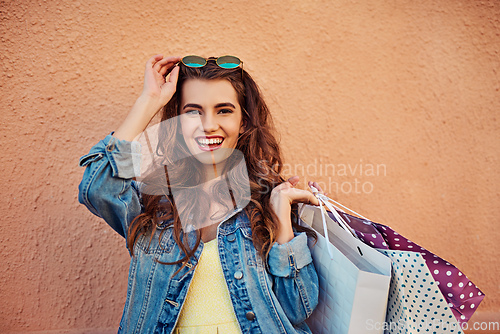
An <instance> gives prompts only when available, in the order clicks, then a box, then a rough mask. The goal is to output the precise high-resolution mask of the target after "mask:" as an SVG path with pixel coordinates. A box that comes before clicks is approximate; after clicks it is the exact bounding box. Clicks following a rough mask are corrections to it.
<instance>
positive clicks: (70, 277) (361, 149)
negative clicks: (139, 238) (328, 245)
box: [0, 0, 500, 333]
mask: <svg viewBox="0 0 500 334" xmlns="http://www.w3.org/2000/svg"><path fill="white" fill-rule="evenodd" d="M0 18H1V20H0V29H1V50H2V51H1V55H0V60H1V67H2V71H1V81H0V82H1V88H2V89H1V116H0V120H1V125H0V128H1V134H0V140H1V148H2V154H1V155H0V161H1V171H2V173H1V176H0V177H1V183H2V185H3V189H4V191H3V193H2V196H0V204H1V206H0V210H1V217H2V220H1V225H0V254H1V258H2V264H1V267H0V296H2V297H1V298H0V332H2V333H5V332H36V331H48V330H53V331H54V332H52V331H51V332H50V333H83V332H86V333H89V332H90V333H92V332H95V333H100V332H105V331H106V329H109V331H110V332H114V331H115V330H116V328H117V326H118V323H119V319H120V315H121V310H122V307H123V304H124V298H125V293H126V278H127V270H128V254H127V251H126V249H125V244H124V242H123V240H122V239H121V238H120V237H119V236H118V235H117V234H115V233H114V232H113V231H112V230H111V229H110V228H109V227H108V226H107V225H105V224H104V223H103V222H101V221H100V220H99V219H97V218H95V217H93V216H92V215H91V214H90V213H89V212H88V211H87V210H86V209H85V208H84V207H83V206H80V205H79V204H78V201H77V185H78V183H79V180H80V178H81V175H82V173H83V170H82V169H80V168H78V167H77V161H78V158H79V157H80V156H81V155H83V154H84V153H86V152H87V151H88V150H89V149H90V147H91V146H92V145H93V144H94V143H96V142H97V141H98V140H100V139H101V138H103V137H104V136H105V135H106V134H107V133H109V132H110V131H112V130H113V129H115V128H116V127H117V125H118V124H119V123H120V121H121V120H122V119H123V118H124V116H125V115H126V114H127V112H128V111H129V109H130V107H131V106H132V104H133V102H134V100H135V98H136V97H137V96H138V94H139V93H140V91H141V87H142V73H143V67H144V63H145V61H146V60H147V59H148V58H149V57H150V56H151V55H153V54H155V53H160V52H161V53H165V54H175V55H186V54H192V53H194V54H199V55H204V56H210V55H223V54H234V55H237V56H239V57H241V58H242V59H243V60H244V62H245V63H244V66H245V68H246V69H247V70H249V71H250V73H252V74H253V75H254V77H255V78H256V80H257V82H258V83H259V84H260V86H261V88H262V89H263V91H264V92H265V95H266V97H267V100H268V103H269V105H270V107H271V110H272V112H273V114H274V116H275V123H276V125H277V127H278V130H279V132H280V133H281V139H282V145H283V149H284V152H285V156H286V162H287V166H286V167H287V168H288V169H289V172H290V174H292V173H293V172H294V171H296V172H297V174H299V175H300V176H301V177H302V179H303V180H305V178H307V179H316V180H319V181H322V182H324V184H325V185H326V187H327V189H329V191H330V193H331V196H332V197H333V198H336V199H338V200H340V201H341V202H343V203H344V204H346V205H348V206H350V207H352V208H354V209H356V210H358V211H359V212H361V213H363V214H365V215H366V216H368V217H371V218H372V219H373V220H376V221H380V222H383V223H385V224H388V225H391V226H392V227H393V228H395V229H396V230H398V231H399V232H401V233H402V234H403V235H405V236H407V237H409V238H410V239H412V240H413V241H415V242H417V243H419V244H421V245H422V246H424V247H426V248H428V249H430V250H432V251H434V252H435V253H436V254H439V255H440V256H441V257H443V258H445V259H447V260H449V261H450V262H452V263H454V264H455V265H456V266H457V267H459V268H460V269H462V270H463V271H464V272H465V273H466V274H467V275H468V276H469V278H471V279H472V281H473V282H475V283H476V284H477V285H478V286H479V287H480V288H481V289H482V290H483V291H484V292H485V293H486V295H487V297H486V299H485V300H484V301H483V303H482V304H481V306H480V307H479V310H478V312H477V318H478V319H479V318H481V319H495V317H496V319H498V318H500V316H499V315H500V299H499V298H500V286H499V283H498V277H499V276H500V265H499V260H498V255H499V242H498V240H500V232H499V228H498V224H499V223H498V219H499V217H500V205H499V204H500V203H499V202H500V196H499V183H500V182H499V181H500V178H499V174H500V173H499V168H498V164H499V154H498V151H499V148H500V147H499V144H500V141H499V123H498V117H499V110H500V92H499V89H500V83H499V70H500V66H499V65H500V54H499V51H500V22H499V20H500V2H498V1H462V2H459V1H451V0H448V1H444V0H437V1H436V0H433V1H427V0H425V1H424V0H419V1H409V0H400V1H382V0H379V1H368V0H367V1H348V0H339V1H336V0H335V1H332V0H310V1H298V0H297V1H295V0H294V1H271V0H268V1H264V0H257V1H253V2H246V1H204V2H203V3H199V2H194V1H156V2H150V1H149V2H146V1H138V0H122V1H116V2H111V1H97V0H87V1H81V2H76V1H54V0H53V1H0ZM301 166H302V167H303V168H304V169H305V170H304V171H302V169H301V168H302V167H301ZM356 166H358V167H356ZM370 166H374V167H377V166H378V167H379V170H378V173H377V170H375V171H374V173H373V174H374V175H372V174H370V173H369V168H370ZM333 167H335V170H333ZM343 167H346V171H345V172H343V170H342V169H343ZM328 168H329V169H328ZM349 168H350V169H351V170H349ZM354 168H357V169H356V170H354ZM360 168H363V172H360ZM325 169H326V171H325ZM306 174H307V175H306ZM320 174H321V175H320ZM335 183H337V184H338V186H339V190H338V192H337V191H336V190H335V187H336V184H335ZM356 187H357V188H356ZM363 187H364V189H363Z"/></svg>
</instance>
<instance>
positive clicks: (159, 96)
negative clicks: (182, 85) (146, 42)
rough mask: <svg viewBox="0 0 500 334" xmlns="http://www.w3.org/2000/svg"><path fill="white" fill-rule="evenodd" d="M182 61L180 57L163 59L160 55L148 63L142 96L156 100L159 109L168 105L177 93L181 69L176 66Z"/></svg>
mask: <svg viewBox="0 0 500 334" xmlns="http://www.w3.org/2000/svg"><path fill="white" fill-rule="evenodd" d="M180 60H181V58H180V57H176V56H170V57H163V55H161V54H160V55H156V56H153V57H151V58H150V59H149V60H148V61H147V62H146V69H145V71H144V87H143V90H142V96H143V97H145V98H147V99H152V100H154V102H156V103H157V105H158V106H159V107H158V109H159V108H162V107H163V106H164V105H166V104H167V103H168V101H170V99H171V98H172V96H173V95H174V93H175V90H176V85H177V77H178V75H179V67H178V66H175V65H176V64H177V63H178V62H179V61H180ZM169 74H170V76H169V77H168V81H167V76H168V75H169Z"/></svg>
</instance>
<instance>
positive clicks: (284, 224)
mask: <svg viewBox="0 0 500 334" xmlns="http://www.w3.org/2000/svg"><path fill="white" fill-rule="evenodd" d="M298 183H299V177H298V176H292V177H291V178H289V179H288V180H287V181H286V182H283V183H281V184H279V185H277V186H276V187H275V188H274V189H273V190H272V191H271V198H270V204H271V209H272V210H273V211H274V213H275V214H276V216H277V217H278V219H279V225H280V228H279V231H278V238H277V239H276V241H277V242H278V243H279V244H284V243H287V242H289V241H290V240H292V239H293V238H294V234H293V229H292V220H291V211H292V209H291V207H292V204H294V203H305V204H312V205H319V202H318V199H317V198H316V197H315V196H314V194H313V193H311V192H310V191H307V190H303V189H298V188H295V186H296V185H297V184H298ZM309 185H313V186H314V187H315V188H316V189H318V191H320V192H322V189H321V187H320V186H319V185H318V184H317V183H316V182H309Z"/></svg>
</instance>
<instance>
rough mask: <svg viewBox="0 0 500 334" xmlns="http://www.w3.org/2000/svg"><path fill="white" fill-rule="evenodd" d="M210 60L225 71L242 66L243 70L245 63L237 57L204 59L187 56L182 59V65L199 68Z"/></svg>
mask: <svg viewBox="0 0 500 334" xmlns="http://www.w3.org/2000/svg"><path fill="white" fill-rule="evenodd" d="M209 60H215V63H216V64H217V66H219V67H221V68H225V69H233V68H236V67H239V66H241V68H242V69H243V62H242V61H241V60H240V59H239V58H238V57H235V56H229V55H228V56H222V57H217V58H203V57H200V56H194V55H190V56H185V57H184V58H182V59H181V63H183V64H184V65H185V66H187V67H192V68H199V67H203V66H205V65H206V64H207V62H208V61H209Z"/></svg>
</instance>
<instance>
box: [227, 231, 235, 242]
mask: <svg viewBox="0 0 500 334" xmlns="http://www.w3.org/2000/svg"><path fill="white" fill-rule="evenodd" d="M227 240H228V241H229V242H233V241H234V240H236V235H234V233H231V234H230V235H228V236H227Z"/></svg>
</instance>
